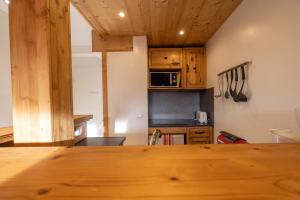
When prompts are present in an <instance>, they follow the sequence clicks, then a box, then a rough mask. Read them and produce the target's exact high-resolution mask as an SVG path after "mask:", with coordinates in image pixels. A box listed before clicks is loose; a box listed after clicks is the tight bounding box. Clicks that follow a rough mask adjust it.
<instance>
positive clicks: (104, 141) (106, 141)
mask: <svg viewBox="0 0 300 200" xmlns="http://www.w3.org/2000/svg"><path fill="white" fill-rule="evenodd" d="M125 140H126V138H125V137H90V138H85V139H83V140H81V141H80V142H78V143H77V144H75V146H122V145H123V143H124V142H125Z"/></svg>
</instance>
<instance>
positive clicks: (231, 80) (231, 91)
mask: <svg viewBox="0 0 300 200" xmlns="http://www.w3.org/2000/svg"><path fill="white" fill-rule="evenodd" d="M232 82H233V70H231V71H230V85H229V93H230V96H232V97H233V89H232Z"/></svg>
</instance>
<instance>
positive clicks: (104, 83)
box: [102, 52, 109, 137]
mask: <svg viewBox="0 0 300 200" xmlns="http://www.w3.org/2000/svg"><path fill="white" fill-rule="evenodd" d="M102 95H103V126H104V136H105V137H108V136H109V118H108V91H107V53H106V52H102Z"/></svg>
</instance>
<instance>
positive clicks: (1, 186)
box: [0, 144, 300, 200]
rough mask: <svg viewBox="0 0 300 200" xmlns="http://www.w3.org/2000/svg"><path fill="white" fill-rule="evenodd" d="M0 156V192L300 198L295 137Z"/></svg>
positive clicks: (166, 199)
mask: <svg viewBox="0 0 300 200" xmlns="http://www.w3.org/2000/svg"><path fill="white" fill-rule="evenodd" d="M0 163H1V165H0V191H1V192H0V199H82V200H83V199H84V200H86V199H103V200H116V199H122V200H132V199H141V200H144V199H148V200H150V199H151V200H175V199H176V200H197V199H201V200H228V199H232V200H233V199H234V200H242V199H243V200H246V199H247V200H249V199H251V200H254V199H255V200H260V199H262V200H296V199H300V193H299V192H300V144H265V145H261V144H257V145H254V144H243V145H193V146H190V145H186V146H183V145H176V146H152V147H149V146H122V147H71V148H65V147H35V148H32V147H31V148H30V147H25V148H24V147H23V148H1V149H0Z"/></svg>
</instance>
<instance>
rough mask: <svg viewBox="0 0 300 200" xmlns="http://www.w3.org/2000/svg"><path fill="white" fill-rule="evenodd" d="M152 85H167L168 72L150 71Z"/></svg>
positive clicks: (168, 82) (168, 81)
mask: <svg viewBox="0 0 300 200" xmlns="http://www.w3.org/2000/svg"><path fill="white" fill-rule="evenodd" d="M151 86H152V87H169V86H170V73H151Z"/></svg>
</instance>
